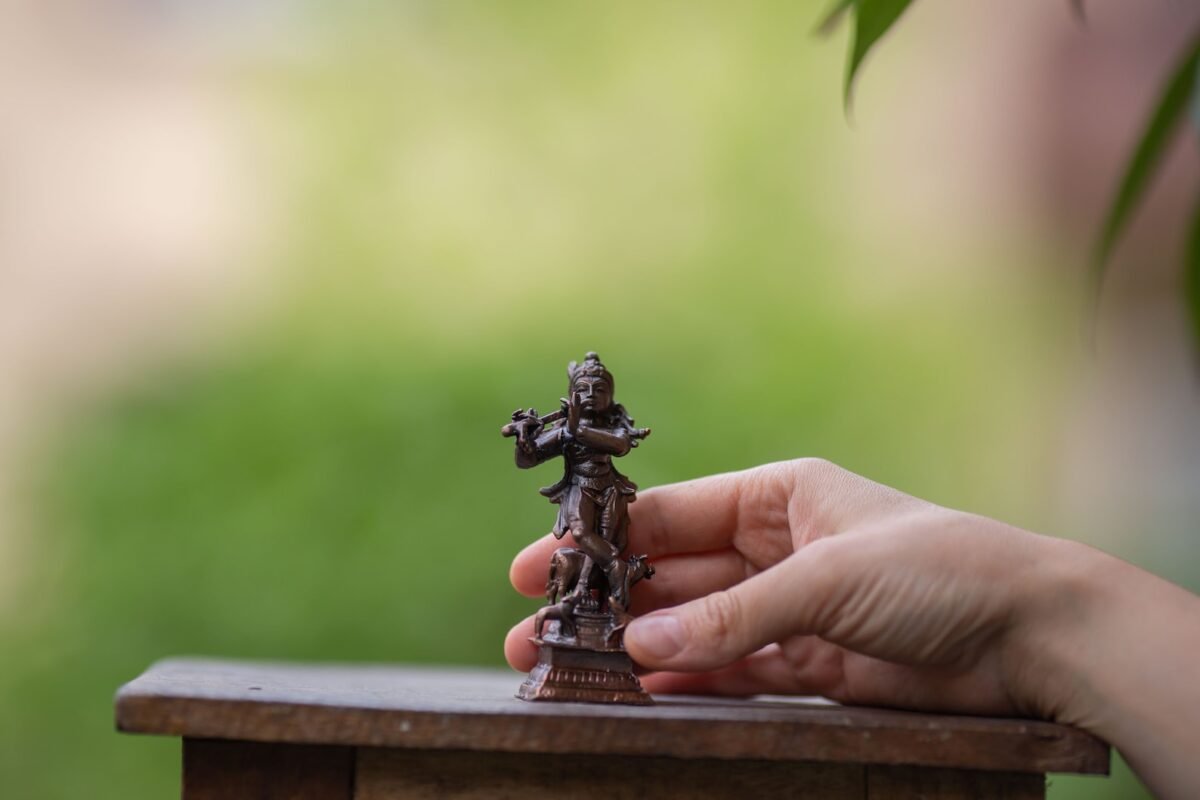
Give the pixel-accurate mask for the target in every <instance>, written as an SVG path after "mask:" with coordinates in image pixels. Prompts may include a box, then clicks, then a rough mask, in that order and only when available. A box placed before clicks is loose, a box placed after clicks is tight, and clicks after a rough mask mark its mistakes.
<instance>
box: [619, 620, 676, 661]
mask: <svg viewBox="0 0 1200 800" xmlns="http://www.w3.org/2000/svg"><path fill="white" fill-rule="evenodd" d="M630 640H632V642H633V645H634V646H635V647H636V648H638V649H639V650H643V651H645V652H646V653H648V654H650V655H651V656H653V657H654V658H663V659H665V658H670V657H671V656H673V655H675V654H676V653H678V652H679V651H680V650H682V649H683V644H684V642H683V625H681V624H680V623H679V620H678V619H677V618H676V617H674V616H672V615H670V614H655V615H653V616H649V617H641V618H640V619H635V620H634V621H633V622H631V623H629V628H628V629H627V630H626V631H625V642H626V643H627V644H628V643H629V642H630Z"/></svg>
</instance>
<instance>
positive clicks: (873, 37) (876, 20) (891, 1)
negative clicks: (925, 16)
mask: <svg viewBox="0 0 1200 800" xmlns="http://www.w3.org/2000/svg"><path fill="white" fill-rule="evenodd" d="M911 2H912V0H857V2H855V3H854V6H855V13H854V44H853V45H851V47H850V61H849V63H847V65H846V85H845V90H844V91H845V98H844V99H845V103H846V106H847V107H849V106H850V96H851V93H852V91H853V89H854V78H855V76H856V75H858V70H859V67H861V66H862V63H863V59H864V58H866V56H867V53H869V52H870V51H871V48H872V47H874V46H875V43H876V42H878V41H879V40H880V39H881V38H883V35H884V34H886V33H887V32H888V30H890V29H891V27H892V25H893V24H895V22H896V20H898V19H900V15H901V14H903V13H904V11H905V9H907V8H908V6H909V4H910V3H911Z"/></svg>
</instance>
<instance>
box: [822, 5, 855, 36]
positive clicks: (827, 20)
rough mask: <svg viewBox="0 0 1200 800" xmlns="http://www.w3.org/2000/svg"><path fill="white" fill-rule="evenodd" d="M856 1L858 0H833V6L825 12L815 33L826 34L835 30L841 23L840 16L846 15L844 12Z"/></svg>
mask: <svg viewBox="0 0 1200 800" xmlns="http://www.w3.org/2000/svg"><path fill="white" fill-rule="evenodd" d="M857 2H858V0H835V2H834V4H833V7H832V8H830V9H829V11H827V12H825V16H824V17H822V18H821V21H820V23H818V24H817V33H818V34H820V35H821V36H828V35H829V34H831V33H833V32H834V31H835V30H837V26H838V25H839V24H841V21H842V17H844V16H846V12H847V11H849V10H850V9H851V7H853V6H854V4H855V3H857Z"/></svg>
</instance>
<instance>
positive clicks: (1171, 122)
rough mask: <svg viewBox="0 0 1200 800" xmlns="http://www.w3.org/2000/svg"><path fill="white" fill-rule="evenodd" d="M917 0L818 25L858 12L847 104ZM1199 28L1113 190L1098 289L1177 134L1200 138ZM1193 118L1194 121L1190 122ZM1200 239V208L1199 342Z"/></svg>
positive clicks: (894, 1) (856, 0)
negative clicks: (867, 63) (875, 52)
mask: <svg viewBox="0 0 1200 800" xmlns="http://www.w3.org/2000/svg"><path fill="white" fill-rule="evenodd" d="M911 2H912V0H836V2H835V3H834V5H833V7H832V8H831V9H830V10H829V11H828V12H827V13H826V15H825V17H824V18H823V20H822V22H821V23H820V25H819V26H818V30H819V31H820V32H821V33H826V34H828V33H831V32H832V31H834V30H836V28H837V26H838V25H839V23H840V22H841V21H842V19H843V18H844V17H846V16H847V15H852V16H853V30H852V32H851V46H850V54H849V56H848V57H847V59H846V73H845V80H844V82H843V86H844V90H843V91H844V95H845V102H846V106H847V107H849V105H850V99H851V95H852V92H853V89H854V81H855V78H856V77H857V75H858V72H859V69H860V68H861V67H862V64H863V60H864V59H865V58H866V56H867V54H868V53H869V52H870V51H871V49H872V48H873V47H874V46H875V44H876V43H877V42H878V41H879V40H880V39H882V38H883V37H884V36H885V35H886V34H887V33H888V31H890V30H891V28H892V26H893V25H895V24H896V22H897V21H898V20H899V19H900V17H901V16H902V15H903V14H904V12H905V10H907V8H908V6H909V5H910V4H911ZM1070 8H1071V9H1072V11H1073V12H1074V13H1075V15H1076V17H1077V18H1078V19H1079V21H1080V23H1083V22H1084V20H1085V17H1086V10H1085V9H1086V7H1085V4H1084V2H1083V0H1071V3H1070ZM1198 76H1200V30H1198V31H1196V32H1195V35H1194V36H1193V37H1192V39H1191V41H1190V42H1189V43H1188V45H1187V46H1186V48H1184V51H1183V53H1182V54H1181V55H1180V58H1179V61H1178V64H1177V65H1176V66H1175V68H1174V69H1173V70H1172V71H1171V73H1170V74H1169V75H1167V76H1166V78H1165V80H1164V82H1163V90H1162V96H1161V97H1160V98H1159V100H1158V102H1157V103H1155V105H1154V108H1153V109H1152V111H1151V113H1150V116H1149V118H1148V119H1147V121H1146V124H1145V128H1144V130H1143V132H1142V135H1141V136H1140V137H1138V142H1137V146H1136V147H1135V148H1134V150H1133V152H1132V153H1131V154H1130V157H1129V163H1128V164H1127V165H1126V167H1125V172H1124V175H1123V176H1122V178H1121V183H1120V185H1119V186H1118V187H1117V190H1116V192H1115V193H1114V195H1113V199H1112V203H1111V205H1110V207H1109V210H1108V214H1107V216H1106V217H1105V219H1104V224H1103V226H1102V227H1101V229H1100V233H1099V235H1098V237H1097V241H1096V248H1095V254H1094V256H1093V257H1092V263H1091V271H1092V275H1093V284H1094V287H1095V292H1096V293H1097V294H1098V293H1099V291H1100V287H1101V286H1102V284H1103V281H1104V274H1105V272H1106V271H1107V269H1108V264H1109V260H1110V258H1111V257H1112V252H1113V248H1114V247H1115V246H1116V244H1117V242H1118V241H1119V240H1120V237H1121V234H1122V233H1123V232H1124V230H1125V228H1126V227H1127V226H1128V224H1129V222H1130V218H1131V217H1132V215H1133V213H1134V211H1135V210H1136V208H1137V205H1138V203H1139V202H1140V201H1141V199H1142V196H1143V194H1144V193H1145V191H1146V189H1147V188H1148V186H1149V184H1150V181H1151V179H1152V178H1153V177H1154V173H1155V171H1156V170H1157V168H1158V164H1159V162H1160V161H1161V160H1162V157H1163V155H1164V154H1165V152H1166V149H1167V147H1168V145H1170V144H1171V142H1172V141H1173V139H1174V134H1176V133H1177V132H1178V130H1179V129H1180V128H1187V129H1188V130H1189V131H1190V133H1191V134H1192V135H1193V137H1197V138H1198V140H1200V81H1198V80H1197V78H1198ZM1189 117H1190V118H1191V123H1192V124H1191V125H1187V124H1186V122H1187V120H1188V119H1189ZM1197 239H1200V213H1197V214H1196V215H1195V216H1194V218H1193V221H1192V224H1191V228H1190V230H1189V231H1188V233H1187V239H1186V241H1187V243H1188V250H1187V261H1186V263H1185V264H1184V301H1185V303H1186V304H1187V308H1188V312H1189V314H1190V316H1191V319H1192V329H1193V332H1194V336H1195V340H1196V342H1197V343H1200V293H1198V292H1197V291H1196V290H1195V289H1194V288H1193V287H1194V286H1196V285H1198V284H1197V281H1198V280H1200V279H1198V278H1197V275H1200V267H1197V266H1196V264H1197V259H1195V258H1194V257H1193V253H1194V250H1193V249H1191V243H1192V242H1193V241H1195V240H1197Z"/></svg>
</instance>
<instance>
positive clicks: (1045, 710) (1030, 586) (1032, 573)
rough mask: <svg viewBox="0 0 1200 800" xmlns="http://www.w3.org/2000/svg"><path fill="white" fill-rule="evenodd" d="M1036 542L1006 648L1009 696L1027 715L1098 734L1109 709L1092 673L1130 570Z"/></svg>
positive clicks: (1075, 549)
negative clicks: (1103, 711) (1122, 574)
mask: <svg viewBox="0 0 1200 800" xmlns="http://www.w3.org/2000/svg"><path fill="white" fill-rule="evenodd" d="M1030 535H1031V536H1033V537H1034V540H1033V542H1032V548H1033V555H1034V558H1035V563H1034V566H1033V567H1032V568H1031V569H1030V570H1029V573H1028V575H1027V576H1026V580H1024V581H1022V585H1021V586H1020V587H1019V590H1018V592H1016V595H1017V597H1018V600H1017V606H1016V607H1015V608H1014V609H1013V615H1012V620H1011V624H1010V625H1009V628H1008V631H1007V634H1006V637H1005V643H1004V651H1005V652H1004V659H1003V661H1004V664H1005V665H1006V669H1005V673H1006V683H1007V686H1008V688H1009V693H1010V695H1011V697H1012V700H1013V703H1014V705H1015V706H1016V707H1017V708H1019V709H1020V710H1021V711H1022V712H1024V713H1027V714H1030V715H1032V716H1036V717H1041V718H1044V719H1052V720H1055V721H1058V722H1064V723H1067V724H1071V725H1076V726H1079V727H1083V728H1085V729H1093V728H1094V727H1095V725H1094V723H1095V720H1096V716H1097V713H1098V710H1099V709H1100V708H1101V707H1102V704H1103V702H1104V700H1103V692H1102V690H1101V689H1100V687H1098V686H1097V685H1096V681H1095V676H1094V674H1093V667H1094V665H1095V664H1096V661H1097V659H1100V658H1102V655H1101V654H1100V653H1099V652H1097V646H1098V645H1099V644H1101V643H1100V642H1098V641H1097V638H1098V637H1101V636H1103V628H1104V626H1103V622H1104V619H1105V615H1106V613H1108V609H1109V607H1110V604H1111V599H1110V597H1109V596H1108V595H1109V592H1110V590H1111V587H1112V586H1113V585H1114V584H1116V583H1118V582H1119V576H1118V575H1117V574H1116V573H1118V572H1119V571H1120V568H1121V567H1123V566H1127V565H1125V564H1124V563H1123V562H1121V561H1120V560H1118V559H1116V558H1113V557H1112V556H1109V555H1108V554H1106V553H1103V552H1101V551H1099V550H1096V549H1094V548H1091V547H1088V546H1087V545H1083V544H1080V543H1078V542H1073V541H1069V540H1065V539H1054V538H1051V537H1047V536H1038V535H1036V534H1030ZM1093 732H1095V731H1094V730H1093Z"/></svg>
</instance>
